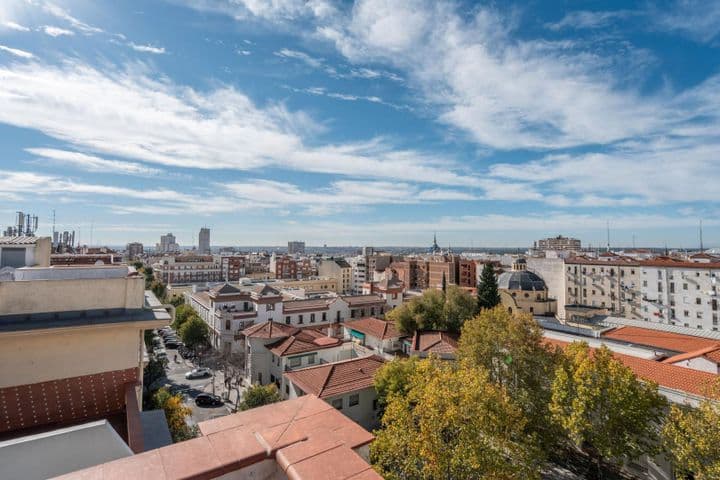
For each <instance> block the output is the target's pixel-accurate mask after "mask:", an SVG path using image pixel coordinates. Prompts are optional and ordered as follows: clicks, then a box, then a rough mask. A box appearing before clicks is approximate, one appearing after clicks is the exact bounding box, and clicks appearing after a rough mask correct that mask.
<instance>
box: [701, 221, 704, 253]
mask: <svg viewBox="0 0 720 480" xmlns="http://www.w3.org/2000/svg"><path fill="white" fill-rule="evenodd" d="M702 233H703V232H702V219H700V253H703V251H704V250H705V249H704V248H703V238H702Z"/></svg>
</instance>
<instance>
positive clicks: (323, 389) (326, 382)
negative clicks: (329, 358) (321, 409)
mask: <svg viewBox="0 0 720 480" xmlns="http://www.w3.org/2000/svg"><path fill="white" fill-rule="evenodd" d="M334 371H335V364H334V363H331V364H330V368H329V369H328V372H327V375H326V376H325V380H323V383H322V386H321V387H320V395H318V396H321V395H322V393H323V392H324V391H325V387H327V384H328V381H329V380H330V376H331V375H332V373H333V372H334Z"/></svg>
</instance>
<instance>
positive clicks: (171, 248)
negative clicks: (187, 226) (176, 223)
mask: <svg viewBox="0 0 720 480" xmlns="http://www.w3.org/2000/svg"><path fill="white" fill-rule="evenodd" d="M155 250H156V251H157V253H175V252H179V251H180V245H178V243H177V240H176V239H175V235H173V234H172V233H168V234H166V235H160V243H158V244H156V245H155Z"/></svg>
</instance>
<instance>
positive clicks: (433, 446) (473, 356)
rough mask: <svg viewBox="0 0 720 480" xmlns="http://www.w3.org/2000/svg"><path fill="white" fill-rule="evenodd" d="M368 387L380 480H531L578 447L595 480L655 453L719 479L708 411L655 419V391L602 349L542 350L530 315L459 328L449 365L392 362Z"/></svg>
mask: <svg viewBox="0 0 720 480" xmlns="http://www.w3.org/2000/svg"><path fill="white" fill-rule="evenodd" d="M375 386H376V389H377V392H378V397H379V403H380V406H381V408H383V409H384V414H383V417H382V428H381V429H380V430H379V431H378V432H376V436H377V438H376V440H375V442H374V443H373V444H372V446H371V460H372V461H373V464H374V465H375V468H376V469H377V471H378V472H379V473H380V474H381V475H383V476H384V477H385V478H389V479H401V478H402V479H445V478H451V479H464V478H488V479H490V478H492V479H515V478H530V479H534V478H539V476H540V473H539V472H541V471H542V469H543V468H544V467H545V466H546V465H547V463H548V461H549V460H550V457H549V453H551V452H557V451H575V452H582V453H583V454H584V455H585V456H586V458H590V459H592V460H593V462H590V463H589V465H590V466H591V467H592V468H589V470H588V472H587V475H588V477H589V478H597V477H598V476H599V475H600V474H601V472H602V471H604V470H605V467H606V466H607V464H608V463H615V462H619V461H621V460H624V459H636V458H638V457H639V456H641V455H643V454H649V455H655V454H658V453H660V452H661V451H663V450H664V451H666V452H669V454H670V455H672V457H673V459H674V460H675V462H676V465H678V468H679V471H680V473H681V474H683V473H687V472H690V471H692V472H693V473H694V475H695V477H694V478H696V479H698V480H700V479H703V480H707V479H710V478H718V477H717V472H718V470H717V469H718V468H720V455H718V453H719V452H718V449H720V447H719V446H718V445H720V434H719V432H720V426H718V425H720V423H719V422H718V421H719V420H720V418H719V411H718V407H717V404H715V403H712V402H707V403H706V404H704V406H703V407H701V408H700V409H698V410H690V409H685V408H681V407H676V406H673V407H672V408H670V413H669V414H668V415H666V412H667V409H668V406H667V404H666V401H665V399H664V398H663V397H662V396H661V395H660V394H659V393H658V390H657V386H656V385H654V384H652V383H649V382H642V381H639V380H638V379H637V378H636V376H635V375H634V373H633V372H632V371H631V370H630V369H629V368H627V367H626V366H625V365H624V364H623V363H622V362H620V361H619V360H617V359H615V358H614V357H613V355H612V353H611V352H610V351H609V350H608V349H606V348H600V349H597V350H594V351H593V350H591V349H590V348H589V347H588V346H587V344H584V343H577V344H573V345H571V346H569V347H568V348H566V349H565V350H564V351H562V350H560V349H559V348H554V347H551V346H549V345H548V344H547V343H545V342H544V341H543V338H542V331H541V329H540V327H539V326H538V325H537V323H536V322H535V321H534V320H533V319H532V317H531V316H530V315H526V314H515V315H511V314H509V313H508V312H507V311H506V310H504V309H503V308H501V307H497V308H494V309H489V310H483V311H482V312H481V313H480V314H479V315H477V316H476V317H474V318H472V319H471V320H468V321H466V322H465V323H464V326H463V327H462V336H461V339H460V345H459V351H458V361H457V362H447V361H441V360H438V359H426V360H419V359H414V358H411V359H407V360H396V361H393V362H391V363H389V364H388V365H387V366H385V367H383V369H381V370H380V371H379V372H378V374H377V376H376V379H375ZM713 421H714V423H713ZM713 455H714V457H713Z"/></svg>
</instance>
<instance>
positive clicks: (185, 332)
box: [180, 315, 210, 349]
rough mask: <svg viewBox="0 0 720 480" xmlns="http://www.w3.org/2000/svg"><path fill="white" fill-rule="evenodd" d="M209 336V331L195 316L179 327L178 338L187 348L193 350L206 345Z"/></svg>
mask: <svg viewBox="0 0 720 480" xmlns="http://www.w3.org/2000/svg"><path fill="white" fill-rule="evenodd" d="M209 336H210V329H209V328H208V326H207V324H206V323H205V322H203V320H202V319H201V318H200V317H198V316H197V315H195V316H191V317H190V319H189V320H187V321H186V322H185V323H184V324H183V325H182V326H181V327H180V338H181V339H182V341H183V343H184V344H185V345H186V346H187V347H188V348H192V349H195V348H197V347H200V346H203V345H207V344H208V339H209Z"/></svg>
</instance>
